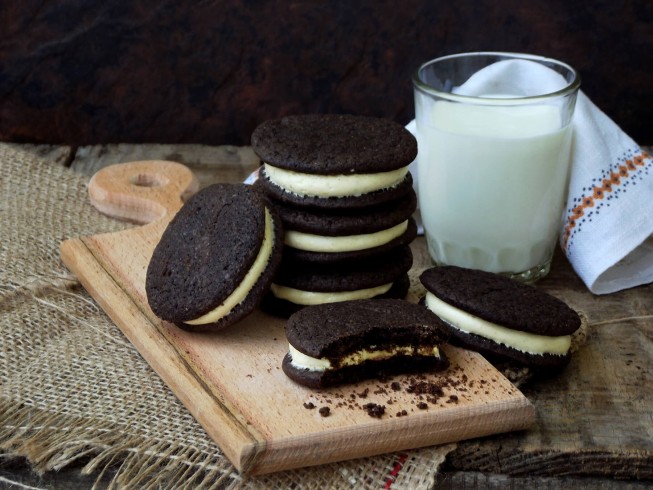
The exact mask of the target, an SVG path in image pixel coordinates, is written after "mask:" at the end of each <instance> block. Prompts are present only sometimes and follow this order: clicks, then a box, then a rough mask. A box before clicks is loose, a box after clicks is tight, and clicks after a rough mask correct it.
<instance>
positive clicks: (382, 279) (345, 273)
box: [274, 245, 413, 292]
mask: <svg viewBox="0 0 653 490" xmlns="http://www.w3.org/2000/svg"><path fill="white" fill-rule="evenodd" d="M412 265H413V254H412V252H411V250H410V247H409V246H408V245H404V246H401V247H397V248H396V249H395V250H390V251H388V252H387V253H384V254H380V255H374V256H372V257H370V258H369V259H365V258H361V259H360V260H358V261H357V262H356V263H353V264H351V263H343V264H336V263H325V264H312V263H302V262H301V261H297V260H295V259H293V258H286V257H284V258H283V259H282V261H281V265H280V266H279V270H278V271H277V275H276V277H275V278H274V282H275V284H278V285H280V286H286V287H290V288H294V289H299V290H301V291H314V292H338V291H357V290H360V289H367V288H373V287H377V286H382V285H384V284H388V283H391V282H394V281H395V280H397V279H398V278H399V277H401V276H403V275H405V274H406V272H408V270H409V269H410V268H411V266H412Z"/></svg>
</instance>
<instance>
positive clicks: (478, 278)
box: [420, 266, 580, 336]
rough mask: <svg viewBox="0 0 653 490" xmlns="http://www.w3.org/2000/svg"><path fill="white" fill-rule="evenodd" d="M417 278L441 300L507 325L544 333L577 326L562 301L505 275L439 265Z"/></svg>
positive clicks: (564, 332) (562, 331)
mask: <svg viewBox="0 0 653 490" xmlns="http://www.w3.org/2000/svg"><path fill="white" fill-rule="evenodd" d="M420 281H421V282H422V284H423V285H424V287H425V288H426V289H427V290H428V291H430V292H431V293H433V294H434V295H435V296H437V297H438V298H439V299H441V300H442V301H444V302H446V303H449V304H450V305H452V306H454V307H456V308H458V309H461V310H464V311H466V312H467V313H470V314H472V315H474V316H477V317H479V318H482V319H484V320H487V321H489V322H492V323H496V324H498V325H502V326H504V327H507V328H512V329H514V330H520V331H522V332H530V333H534V334H539V335H548V336H560V335H569V334H571V333H573V332H574V331H576V330H578V328H580V317H579V316H578V314H577V313H576V312H575V311H574V310H572V309H571V308H570V307H569V306H567V304H565V303H564V302H563V301H561V300H559V299H558V298H555V297H553V296H551V295H550V294H548V293H546V292H544V291H543V290H541V289H538V288H537V287H536V286H532V285H529V284H524V283H521V282H517V281H515V280H513V279H509V278H507V277H505V276H500V275H498V274H493V273H490V272H484V271H480V270H475V269H463V268H461V267H455V266H440V267H434V268H432V269H428V270H426V271H424V272H423V273H422V275H421V276H420Z"/></svg>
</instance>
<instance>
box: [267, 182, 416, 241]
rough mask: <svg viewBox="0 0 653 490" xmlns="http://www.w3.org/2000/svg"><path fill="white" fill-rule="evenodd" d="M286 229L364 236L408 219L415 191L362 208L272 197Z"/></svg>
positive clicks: (312, 232) (321, 233)
mask: <svg viewBox="0 0 653 490" xmlns="http://www.w3.org/2000/svg"><path fill="white" fill-rule="evenodd" d="M272 203H273V205H274V206H275V208H276V210H277V212H278V213H279V216H280V217H281V220H282V221H283V224H284V229H285V230H286V231H289V230H294V231H301V232H303V233H311V234H314V235H321V236H343V235H362V234H367V233H375V232H378V231H381V230H385V229H388V228H392V227H393V226H396V225H398V224H400V223H402V222H404V221H406V220H408V219H409V218H410V217H411V216H412V214H413V212H414V211H415V209H416V207H417V198H416V196H415V191H413V190H412V189H411V191H410V192H409V193H408V194H406V195H405V196H404V197H401V198H399V199H395V200H393V201H391V202H388V203H384V204H381V205H377V206H368V207H365V208H360V209H332V210H329V209H306V208H302V207H299V206H293V205H291V204H284V203H281V202H279V201H275V200H272Z"/></svg>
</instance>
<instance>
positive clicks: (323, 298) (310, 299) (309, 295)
mask: <svg viewBox="0 0 653 490" xmlns="http://www.w3.org/2000/svg"><path fill="white" fill-rule="evenodd" d="M391 287H392V283H388V284H384V285H382V286H376V287H373V288H367V289H358V290H356V291H338V292H324V293H319V292H315V291H302V290H301V289H295V288H289V287H287V286H279V285H278V284H274V283H272V285H271V286H270V289H271V290H272V294H274V295H275V296H276V297H277V298H279V299H285V300H287V301H290V302H291V303H295V304H297V305H306V306H310V305H321V304H324V303H338V302H340V301H348V300H353V299H369V298H373V297H374V296H378V295H380V294H384V293H387V292H388V291H389V290H390V288H391Z"/></svg>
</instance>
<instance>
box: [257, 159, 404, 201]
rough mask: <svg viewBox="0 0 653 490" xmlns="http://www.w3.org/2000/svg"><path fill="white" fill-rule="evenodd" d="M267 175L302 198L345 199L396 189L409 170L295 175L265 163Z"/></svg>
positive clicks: (296, 173)
mask: <svg viewBox="0 0 653 490" xmlns="http://www.w3.org/2000/svg"><path fill="white" fill-rule="evenodd" d="M263 166H264V170H265V174H266V175H267V176H268V178H269V179H270V180H271V181H272V182H273V183H274V184H276V185H277V186H279V187H281V188H283V189H284V190H286V191H287V192H291V193H293V194H297V195H299V196H317V197H344V196H360V195H362V194H367V193H368V192H374V191H378V190H379V189H387V188H389V187H394V186H396V185H398V184H399V183H400V182H401V181H403V180H404V178H405V177H406V174H407V173H408V167H403V168H400V169H397V170H391V171H389V172H379V173H374V174H351V175H345V174H341V175H317V174H305V173H301V172H294V171H292V170H285V169H281V168H278V167H273V166H272V165H270V164H269V163H264V164H263Z"/></svg>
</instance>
